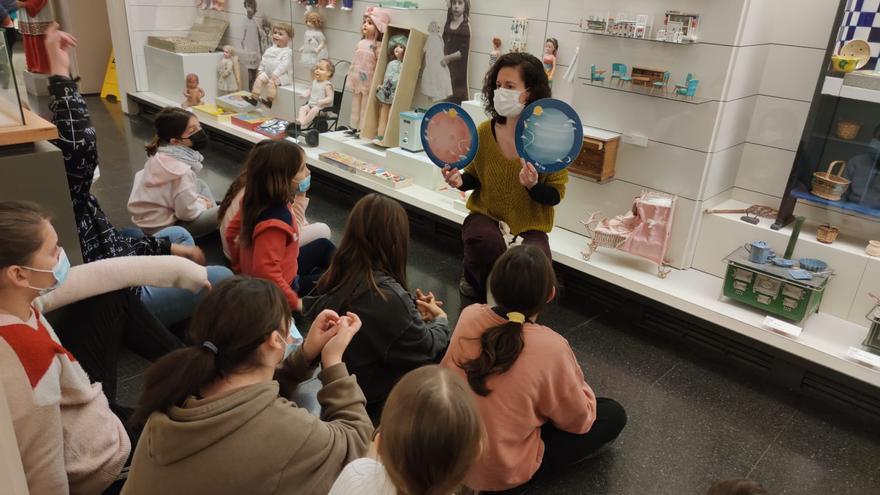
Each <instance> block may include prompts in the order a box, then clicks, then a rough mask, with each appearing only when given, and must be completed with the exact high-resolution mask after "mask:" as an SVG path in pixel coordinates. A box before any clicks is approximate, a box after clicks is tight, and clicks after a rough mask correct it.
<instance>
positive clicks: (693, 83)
mask: <svg viewBox="0 0 880 495" xmlns="http://www.w3.org/2000/svg"><path fill="white" fill-rule="evenodd" d="M698 84H700V81H699V80H698V79H691V80H690V81H688V84H687V86H686V87H676V88H675V94H677V95H679V96H686V97H688V98H693V97H694V95H696V94H697V85H698Z"/></svg>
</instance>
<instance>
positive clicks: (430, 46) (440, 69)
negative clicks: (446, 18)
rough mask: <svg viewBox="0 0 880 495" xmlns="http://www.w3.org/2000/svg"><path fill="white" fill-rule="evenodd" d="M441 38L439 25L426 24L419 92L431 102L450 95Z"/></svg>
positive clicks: (449, 84) (450, 89)
mask: <svg viewBox="0 0 880 495" xmlns="http://www.w3.org/2000/svg"><path fill="white" fill-rule="evenodd" d="M441 60H443V37H442V31H441V30H440V24H438V23H437V22H436V21H431V23H430V24H428V41H427V42H426V43H425V70H424V71H423V72H422V83H421V86H420V90H421V92H422V94H423V95H425V96H427V97H428V98H431V99H432V100H435V101H436V100H442V99H443V98H446V97H447V96H449V95H451V94H452V79H451V78H450V77H449V67H445V66H443V64H441V63H440V61H441Z"/></svg>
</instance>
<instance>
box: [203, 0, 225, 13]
mask: <svg viewBox="0 0 880 495" xmlns="http://www.w3.org/2000/svg"><path fill="white" fill-rule="evenodd" d="M198 7H199V8H200V9H214V10H219V11H220V12H223V10H224V9H225V8H226V0H199V3H198Z"/></svg>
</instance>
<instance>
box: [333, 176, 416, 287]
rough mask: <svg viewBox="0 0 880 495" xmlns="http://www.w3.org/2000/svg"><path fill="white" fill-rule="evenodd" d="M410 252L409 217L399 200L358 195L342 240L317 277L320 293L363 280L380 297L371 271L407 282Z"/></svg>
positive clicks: (376, 195) (403, 284)
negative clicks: (331, 258) (328, 262)
mask: <svg viewBox="0 0 880 495" xmlns="http://www.w3.org/2000/svg"><path fill="white" fill-rule="evenodd" d="M408 254H409V217H407V215H406V211H405V210H404V209H403V207H402V206H400V204H399V203H398V202H397V201H395V200H393V199H390V198H386V197H385V196H380V195H379V194H375V193H374V194H368V195H366V196H364V197H363V198H361V200H360V201H358V202H357V204H355V205H354V208H352V210H351V214H349V215H348V221H347V222H346V223H345V230H344V231H343V232H342V241H340V243H339V248H338V249H337V250H336V253H335V254H334V255H333V260H332V261H331V262H330V268H328V269H327V271H326V272H325V273H324V275H323V276H321V279H320V280H319V281H318V286H317V291H318V293H321V294H326V293H329V292H335V291H337V290H340V289H342V288H349V287H354V286H355V285H356V284H357V283H359V282H360V281H362V280H366V281H367V282H368V283H369V286H370V287H371V288H372V289H373V290H375V291H376V293H377V294H379V296H380V297H382V298H383V299H384V298H385V295H384V294H382V291H380V290H379V286H378V285H377V284H376V279H375V277H374V276H373V272H374V271H378V272H382V273H384V274H386V275H388V276H389V277H391V278H393V279H394V280H395V281H397V283H399V284H400V285H401V286H403V288H404V290H408V289H407V286H406V258H407V256H408Z"/></svg>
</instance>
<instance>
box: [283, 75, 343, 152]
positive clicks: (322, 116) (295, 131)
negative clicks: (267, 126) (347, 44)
mask: <svg viewBox="0 0 880 495" xmlns="http://www.w3.org/2000/svg"><path fill="white" fill-rule="evenodd" d="M343 64H349V65H351V63H350V62H348V61H347V60H340V61H339V62H337V63H336V73H337V74H338V73H339V70H340V67H341V66H342V65H343ZM347 82H348V68H346V70H345V76H343V78H342V87H341V88H336V87H334V88H333V104H332V105H331V106H329V107H327V108H325V109H323V110H321V111H320V112H319V113H318V115H317V116H316V117H315V120H313V121H312V123H311V124H310V125H309V126H308V127H307V128H305V129H299V128H298V126H297V125H296V124H293V123H291V124H290V127H289V128H288V134H289V135H291V136H293V137H298V136H302V137H303V138H305V141H306V144H308V145H309V146H313V147H314V146H317V145H318V141H319V136H318V135H319V134H320V133H323V132H327V131H335V130H337V127H338V125H339V114H340V113H342V98H343V97H344V96H345V85H346V83H347Z"/></svg>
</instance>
